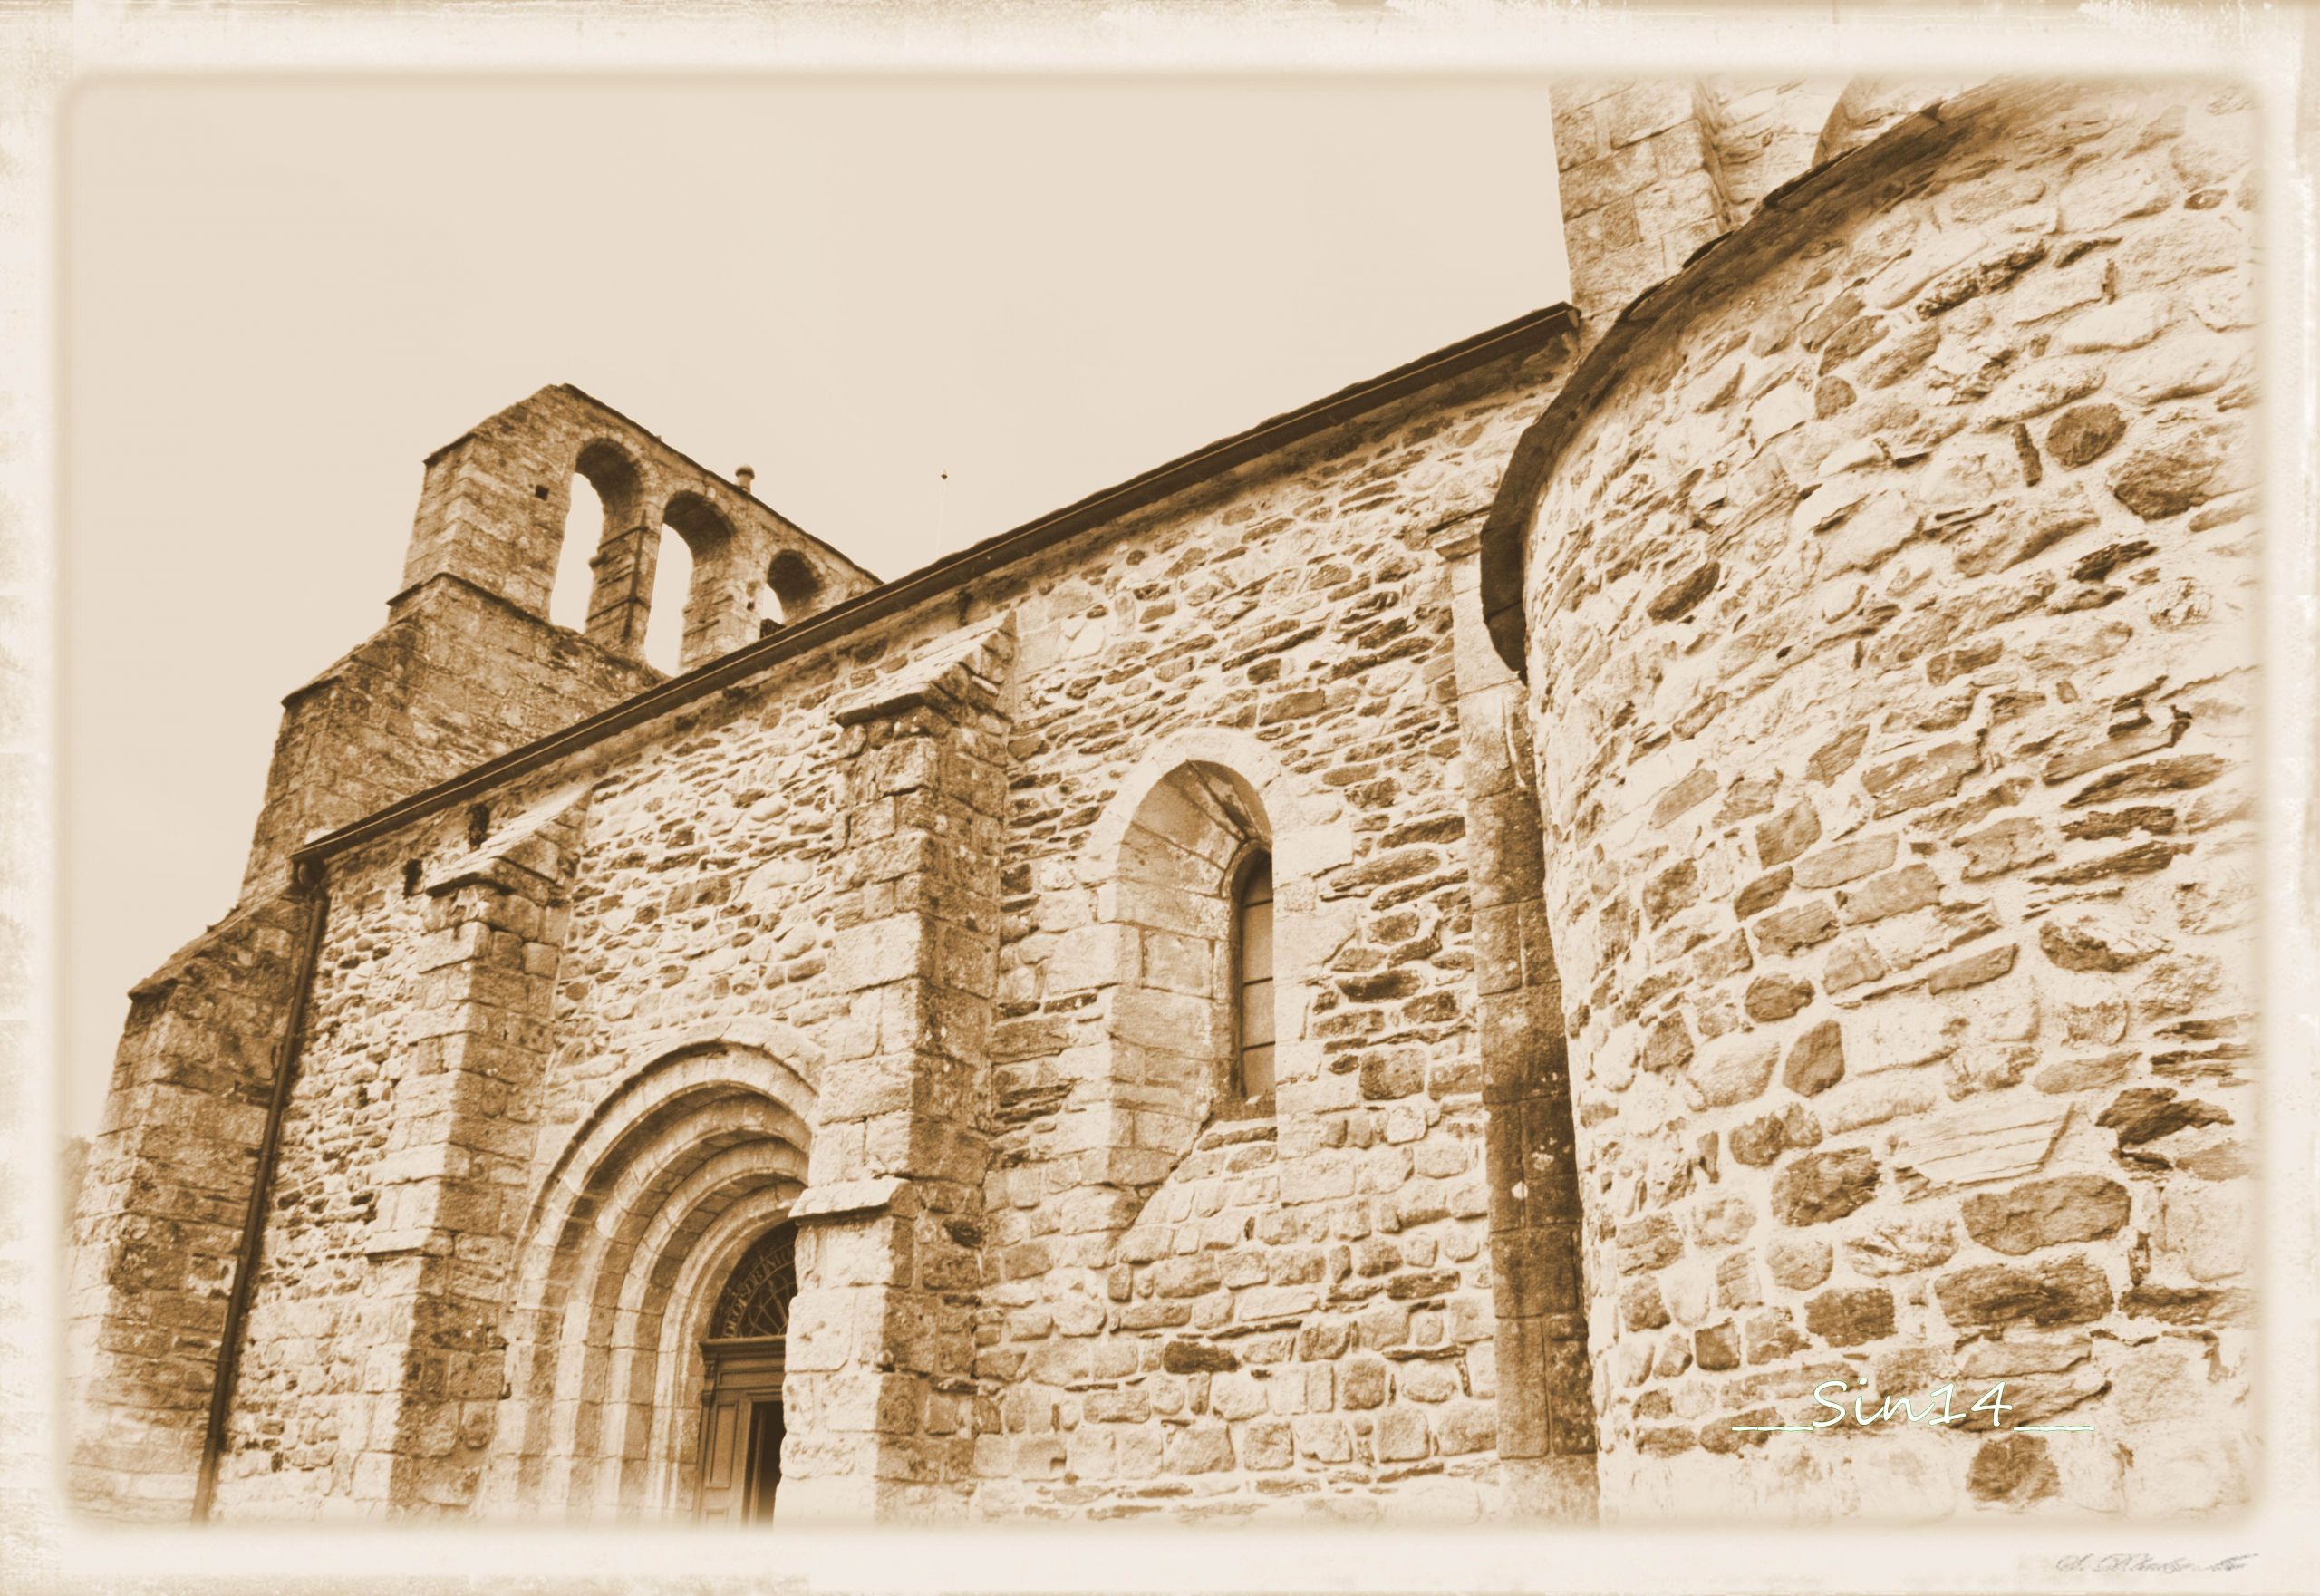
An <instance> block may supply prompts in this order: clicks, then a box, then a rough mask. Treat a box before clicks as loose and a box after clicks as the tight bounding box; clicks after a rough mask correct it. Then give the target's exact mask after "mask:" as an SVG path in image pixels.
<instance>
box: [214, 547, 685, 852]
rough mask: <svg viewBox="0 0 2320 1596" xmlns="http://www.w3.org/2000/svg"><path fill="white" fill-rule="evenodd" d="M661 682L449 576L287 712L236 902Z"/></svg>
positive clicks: (419, 591) (418, 593) (401, 601)
mask: <svg viewBox="0 0 2320 1596" xmlns="http://www.w3.org/2000/svg"><path fill="white" fill-rule="evenodd" d="M660 679H661V676H660V672H657V671H654V670H653V669H652V668H651V667H650V666H648V665H644V664H641V663H633V662H632V661H629V660H624V659H622V658H620V657H618V656H616V655H614V654H611V653H606V652H604V650H603V649H601V648H598V647H597V646H596V645H595V644H594V643H590V642H588V641H587V640H586V639H585V638H584V637H582V636H580V635H579V634H576V633H573V632H568V631H565V629H563V628H562V627H559V626H552V625H550V624H548V623H547V622H546V620H544V619H540V618H536V617H534V616H531V615H527V614H523V613H522V612H520V611H518V610H516V609H514V608H512V607H510V606H509V605H507V603H506V602H504V601H503V600H500V599H498V598H496V597H494V596H493V595H490V594H488V593H486V592H484V591H482V590H480V589H478V588H477V587H474V586H472V585H469V583H467V582H465V581H464V580H461V579H459V578H458V577H454V576H439V577H436V578H435V579H433V580H431V581H429V582H427V583H425V584H424V585H421V586H419V587H417V588H414V589H412V590H411V591H409V592H406V593H404V594H403V595H401V596H400V597H398V598H397V599H396V601H395V604H394V605H393V607H392V609H391V614H390V617H389V619H388V622H387V624H386V625H384V626H382V627H381V628H380V629H379V631H378V632H377V633H376V634H373V635H372V636H371V637H370V638H369V639H367V640H366V641H364V642H363V643H362V645H361V646H359V647H357V648H355V649H354V650H353V651H352V652H351V653H348V654H347V655H346V656H345V657H344V658H343V659H342V660H340V661H338V662H337V663H335V664H333V665H332V666H331V667H330V669H329V670H327V671H324V672H323V673H322V674H321V675H319V676H317V677H315V678H314V681H312V682H308V683H307V684H306V685H305V686H304V687H302V688H300V689H299V690H298V691H297V692H294V693H292V694H291V695H290V696H289V697H288V698H287V699H285V700H284V701H283V716H282V730H281V732H280V733H279V734H278V735H277V736H276V738H275V744H274V761H273V764H272V766H271V767H270V769H268V770H267V772H266V804H265V808H263V809H262V810H261V811H260V812H259V815H258V821H257V829H256V836H255V837H254V838H253V839H252V842H251V845H250V860H249V866H248V869H247V874H246V876H245V879H244V882H243V891H244V892H245V893H249V892H253V891H256V890H258V889H260V888H261V887H265V886H268V885H279V884H281V883H283V882H285V881H287V879H288V876H289V858H290V855H291V854H292V853H293V852H294V851H295V850H296V849H297V848H298V847H300V846H302V845H304V843H306V842H308V841H310V840H312V838H313V837H315V836H317V835H318V834H320V833H322V832H324V831H328V830H331V829H333V827H340V826H343V825H346V824H348V823H349V822H351V821H354V820H359V819H361V818H362V817H363V816H365V815H369V814H372V813H374V812H375V811H377V810H380V809H382V808H386V807H387V806H388V805H389V804H391V803H393V802H395V801H396V800H398V799H401V798H409V797H410V796H411V794H412V793H415V792H420V791H423V790H425V789H426V788H430V787H432V786H433V785H435V783H437V782H439V781H445V780H449V779H450V778H452V777H454V776H457V775H459V773H460V772H462V771H465V770H469V769H473V768H474V767H475V766H477V765H479V764H481V763H483V762H484V761H485V760H486V759H493V758H496V757H498V755H500V754H504V753H506V752H507V750H510V749H513V748H519V747H521V746H522V745H523V744H525V743H527V742H530V741H532V740H534V739H536V738H540V737H546V735H547V734H548V733H550V732H552V731H560V730H563V729H564V728H565V727H566V726H569V725H571V724H572V723H573V722H574V721H580V720H585V718H586V717H588V716H589V715H591V714H594V712H596V711H599V710H603V709H607V708H609V707H610V706H612V705H614V704H616V703H618V702H620V701H622V700H623V699H625V698H630V697H633V695H634V694H636V693H639V692H643V690H644V689H645V688H647V687H650V686H652V683H654V682H658V681H659V680H660Z"/></svg>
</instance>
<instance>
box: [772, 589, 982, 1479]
mask: <svg viewBox="0 0 2320 1596" xmlns="http://www.w3.org/2000/svg"><path fill="white" fill-rule="evenodd" d="M1013 655H1014V637H1013V631H1012V627H1011V624H1009V623H1008V622H1007V621H1006V620H1004V619H1003V618H1002V619H1001V620H1000V621H999V622H997V623H993V624H986V625H985V626H983V627H981V628H978V629H976V630H974V631H972V632H970V633H969V634H966V636H965V637H964V638H962V640H960V641H959V642H958V643H954V644H953V645H952V646H951V647H950V648H947V649H946V650H944V651H943V652H942V653H941V654H939V655H936V656H933V657H932V658H929V659H926V660H923V661H921V662H919V663H916V664H915V665H913V666H912V667H907V668H905V669H904V670H903V671H901V672H896V673H895V674H894V675H893V676H890V677H889V678H887V679H886V680H884V681H883V682H880V683H879V684H878V685H877V686H876V688H875V689H874V690H873V691H872V692H868V693H866V694H864V695H860V696H858V697H856V698H855V700H853V701H850V702H848V703H846V704H845V705H843V706H842V707H841V708H840V709H839V710H838V711H837V719H838V721H839V723H840V724H841V725H843V726H845V727H846V729H847V731H846V745H845V750H844V759H845V761H846V763H845V770H844V774H843V776H842V777H841V783H842V785H841V789H840V794H839V804H838V808H839V815H840V824H841V826H842V827H843V829H842V832H841V837H842V842H841V853H840V856H839V864H838V866H837V868H838V872H839V875H838V882H837V887H838V900H837V909H836V938H835V944H836V945H835V947H834V949H833V951H832V955H831V960H830V970H831V973H832V975H833V977H834V978H835V980H836V983H837V984H838V986H839V988H840V990H841V991H845V992H846V993H847V994H849V996H850V1012H849V1016H848V1020H847V1022H846V1028H845V1031H844V1034H843V1036H842V1037H841V1039H840V1045H839V1046H838V1047H836V1049H833V1056H832V1058H831V1059H830V1060H829V1062H828V1064H827V1066H826V1069H825V1072H824V1076H823V1081H822V1088H821V1098H820V1116H819V1119H820V1123H819V1124H818V1125H817V1127H816V1130H815V1135H814V1146H813V1150H812V1154H811V1160H810V1164H809V1166H808V1184H807V1191H806V1193H805V1195H803V1196H801V1197H800V1198H799V1199H798V1201H797V1204H796V1205H795V1206H794V1207H793V1208H792V1210H791V1216H792V1218H793V1219H794V1220H795V1221H796V1223H797V1227H798V1237H797V1265H798V1281H799V1287H798V1292H797V1299H796V1301H795V1302H794V1303H793V1304H792V1307H791V1311H790V1321H789V1340H788V1379H787V1383H786V1386H785V1389H784V1402H785V1406H786V1407H787V1408H788V1415H787V1423H788V1439H787V1441H786V1443H785V1445H784V1449H783V1454H782V1486H781V1494H780V1496H779V1498H778V1507H777V1509H776V1511H777V1513H778V1514H779V1515H780V1516H781V1517H782V1518H784V1519H788V1520H797V1519H856V1520H861V1519H876V1520H884V1521H893V1520H913V1519H940V1518H952V1517H957V1516H959V1515H961V1514H962V1513H963V1512H964V1510H965V1507H966V1504H967V1495H968V1491H969V1489H970V1488H971V1482H972V1479H973V1468H972V1453H973V1446H974V1400H973V1398H974V1387H973V1384H972V1378H971V1375H972V1364H973V1356H974V1344H973V1342H974V1336H973V1324H972V1315H973V1310H974V1305H975V1302H976V1300H977V1297H978V1295H979V1291H980V1287H981V1262H980V1254H979V1249H980V1246H981V1239H982V1201H983V1199H982V1190H983V1175H984V1172H985V1168H986V1166H987V1162H988V1151H987V1140H988V1131H987V1125H988V1121H989V1110H988V1099H989V1096H990V1059H989V1047H988V1039H989V1035H990V1028H991V1002H992V998H993V995H994V993H995V991H996V989H997V984H998V967H999V867H1000V846H1001V841H1002V837H1003V832H1004V824H1005V820H1004V817H1005V807H1006V795H1007V788H1006V769H1005V766H1006V760H1007V742H1006V734H1007V729H1008V725H1009V720H1008V716H1007V713H1006V711H1005V709H1004V707H1003V701H1002V692H1001V690H1002V687H1003V684H1004V682H1005V680H1006V676H1007V672H1008V670H1009V668H1010V664H1011V663H1012V660H1013Z"/></svg>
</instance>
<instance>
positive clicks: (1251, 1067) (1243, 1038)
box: [1232, 853, 1273, 1108]
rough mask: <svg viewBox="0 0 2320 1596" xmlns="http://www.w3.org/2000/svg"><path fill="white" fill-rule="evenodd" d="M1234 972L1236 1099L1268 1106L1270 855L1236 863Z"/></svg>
mask: <svg viewBox="0 0 2320 1596" xmlns="http://www.w3.org/2000/svg"><path fill="white" fill-rule="evenodd" d="M1232 920H1233V925H1232V932H1233V936H1232V953H1233V966H1234V969H1233V975H1234V985H1235V988H1236V991H1235V997H1236V999H1237V1002H1238V1011H1237V1015H1236V1018H1237V1020H1238V1024H1237V1026H1236V1031H1237V1041H1238V1047H1237V1052H1238V1055H1239V1056H1238V1059H1237V1060H1236V1063H1237V1079H1236V1082H1235V1085H1236V1086H1237V1088H1238V1090H1239V1095H1240V1098H1241V1100H1242V1102H1243V1103H1246V1104H1249V1105H1251V1106H1252V1107H1259V1108H1270V1107H1271V1103H1272V1093H1273V989H1272V856H1271V855H1270V854H1263V853H1260V854H1257V855H1255V856H1252V858H1250V860H1249V861H1248V862H1247V863H1246V864H1244V865H1243V866H1242V867H1241V878H1240V882H1239V885H1238V886H1237V888H1236V890H1235V891H1234V893H1233V916H1232Z"/></svg>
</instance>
